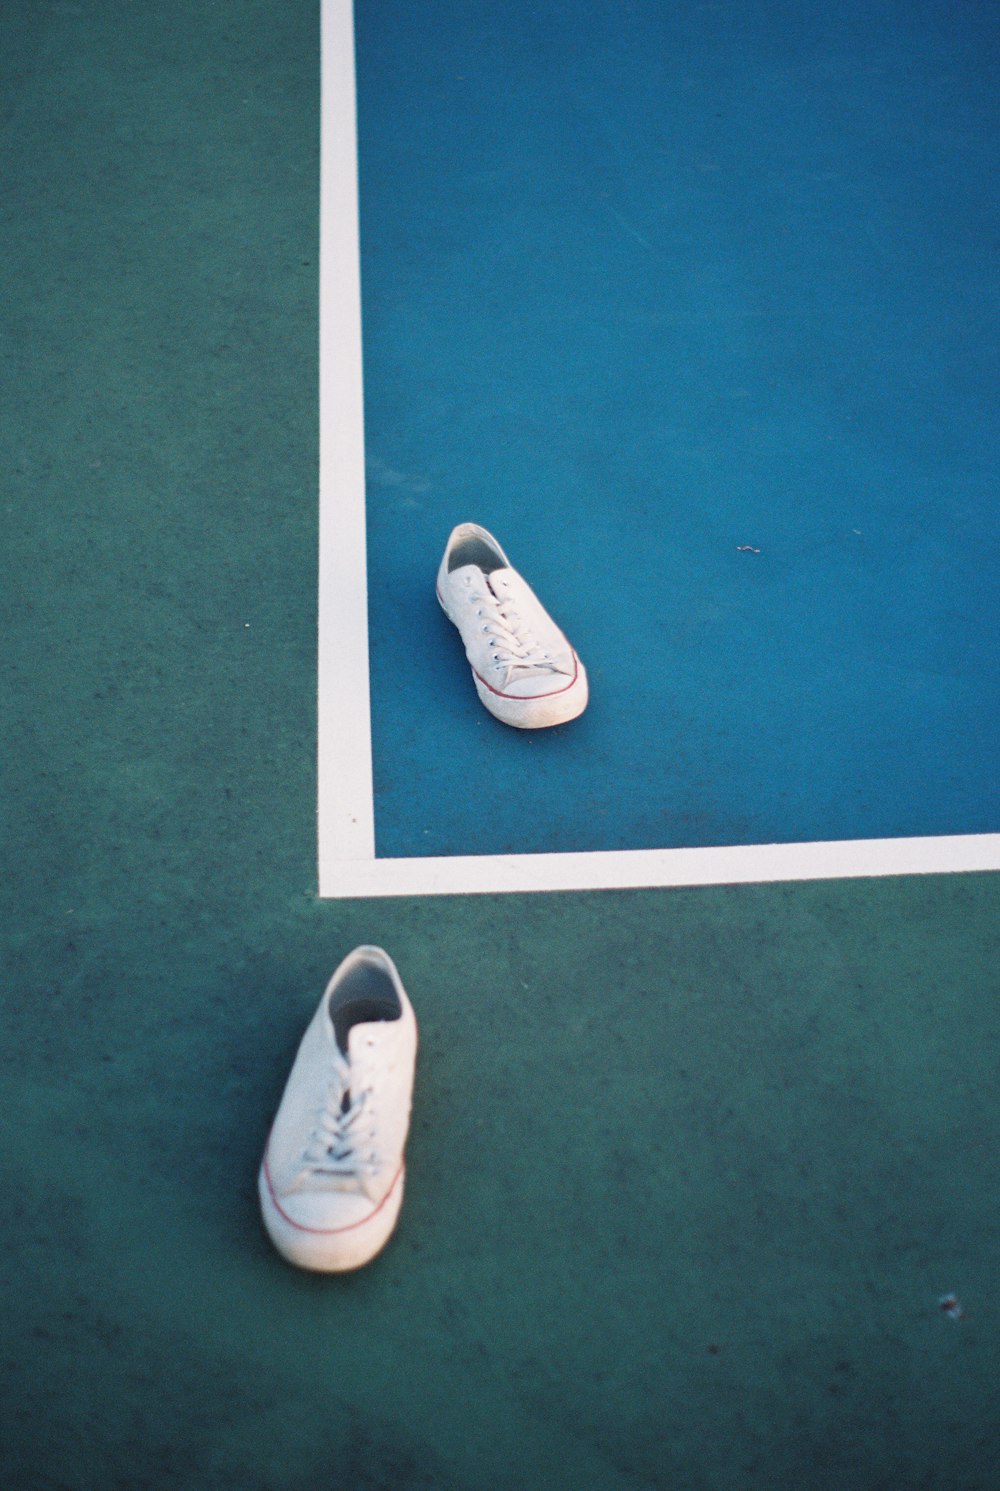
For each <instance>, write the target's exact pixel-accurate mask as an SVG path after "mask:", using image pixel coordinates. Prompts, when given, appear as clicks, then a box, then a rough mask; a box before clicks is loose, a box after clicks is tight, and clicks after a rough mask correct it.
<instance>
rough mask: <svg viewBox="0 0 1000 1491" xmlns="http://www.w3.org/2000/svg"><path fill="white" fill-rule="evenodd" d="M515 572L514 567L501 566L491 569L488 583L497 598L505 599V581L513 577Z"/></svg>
mask: <svg viewBox="0 0 1000 1491" xmlns="http://www.w3.org/2000/svg"><path fill="white" fill-rule="evenodd" d="M513 574H514V571H513V570H512V569H507V568H501V569H492V570H490V572H489V574H488V575H487V576H486V583H487V585H488V586H489V587H490V589H491V590H492V592H493V594H494V595H495V596H496V598H497V600H503V598H504V588H503V581H504V580H510V579H512V578H513Z"/></svg>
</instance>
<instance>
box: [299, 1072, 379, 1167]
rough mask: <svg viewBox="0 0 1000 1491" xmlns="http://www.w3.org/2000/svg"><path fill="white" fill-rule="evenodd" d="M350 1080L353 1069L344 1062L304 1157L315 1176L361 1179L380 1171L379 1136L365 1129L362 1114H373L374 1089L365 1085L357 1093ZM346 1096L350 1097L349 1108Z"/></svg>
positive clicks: (328, 1093)
mask: <svg viewBox="0 0 1000 1491" xmlns="http://www.w3.org/2000/svg"><path fill="white" fill-rule="evenodd" d="M350 1081H351V1076H350V1068H349V1067H348V1066H347V1064H346V1063H341V1064H340V1066H339V1067H338V1069H337V1076H336V1079H335V1080H334V1081H332V1082H331V1083H330V1087H329V1090H328V1092H327V1097H326V1102H325V1104H324V1106H323V1110H322V1112H321V1113H320V1115H319V1118H318V1120H317V1123H316V1128H315V1130H314V1132H313V1135H312V1138H311V1139H310V1141H309V1144H308V1145H307V1147H306V1150H305V1153H304V1155H303V1157H302V1158H303V1162H304V1165H305V1167H306V1169H307V1170H308V1171H309V1172H310V1173H311V1174H313V1175H331V1176H343V1177H348V1178H354V1179H357V1178H358V1177H359V1176H361V1175H374V1174H375V1172H376V1171H377V1170H378V1155H377V1152H376V1150H375V1147H374V1146H375V1135H374V1133H373V1132H372V1131H369V1132H368V1133H367V1134H366V1133H364V1132H362V1128H361V1120H362V1117H363V1116H365V1115H366V1113H367V1114H368V1115H369V1116H370V1112H371V1104H370V1102H369V1099H370V1098H371V1090H370V1089H369V1088H362V1089H361V1091H360V1092H359V1093H358V1094H357V1095H356V1096H355V1095H354V1093H353V1092H352V1090H351V1087H350ZM345 1097H346V1098H347V1099H348V1100H349V1101H348V1102H347V1106H346V1107H345V1106H344V1099H345ZM366 1143H367V1146H368V1147H367V1150H366V1151H365V1145H366Z"/></svg>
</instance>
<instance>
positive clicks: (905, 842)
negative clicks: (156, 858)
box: [320, 834, 1000, 898]
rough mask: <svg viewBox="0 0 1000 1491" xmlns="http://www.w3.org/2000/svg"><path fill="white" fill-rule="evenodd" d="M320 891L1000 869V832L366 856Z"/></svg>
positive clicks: (453, 890) (741, 881)
mask: <svg viewBox="0 0 1000 1491" xmlns="http://www.w3.org/2000/svg"><path fill="white" fill-rule="evenodd" d="M323 868H324V871H325V873H324V875H323V878H322V880H321V883H320V895H321V896H336V897H345V898H353V897H362V896H373V897H376V896H448V895H476V894H479V895H495V894H498V893H502V892H507V891H521V892H523V891H574V890H640V889H654V888H658V887H667V886H676V887H679V886H698V885H749V884H755V883H762V882H772V881H791V880H853V879H861V878H868V877H876V876H884V875H933V874H955V873H960V872H961V873H970V872H975V871H980V870H997V869H1000V834H959V835H955V836H948V837H944V836H942V837H935V838H923V839H845V840H841V841H835V842H830V843H814V844H751V845H734V846H729V847H720V848H711V849H624V850H615V851H600V852H595V853H583V854H581V853H575V854H510V855H470V856H465V855H454V856H447V857H441V858H433V859H369V860H364V861H358V860H356V861H354V862H346V861H342V862H340V863H336V864H335V863H333V862H332V861H329V862H327V864H326V865H325V866H324V867H323Z"/></svg>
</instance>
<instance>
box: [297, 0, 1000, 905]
mask: <svg viewBox="0 0 1000 1491" xmlns="http://www.w3.org/2000/svg"><path fill="white" fill-rule="evenodd" d="M321 20H322V139H321V166H320V174H321V181H320V270H319V281H320V482H319V485H320V537H319V551H320V552H319V680H318V682H319V698H318V716H319V771H318V777H319V790H318V830H319V894H320V896H321V897H328V896H335V897H359V896H373V897H376V896H422V895H460V894H474V893H479V894H496V893H498V892H505V891H572V890H622V889H633V888H653V887H657V886H684V885H686V886H694V885H736V884H747V883H751V882H762V881H789V880H840V879H847V878H855V877H862V876H878V875H921V874H943V873H954V872H958V871H976V870H998V869H1000V834H968V835H957V836H953V837H939V838H920V839H856V840H844V841H839V842H832V843H819V844H757V845H745V846H744V845H737V846H732V847H723V848H711V849H629V850H621V851H607V852H603V851H602V852H598V853H587V854H579V853H576V854H512V855H476V856H464V855H462V856H448V857H442V858H423V859H376V857H375V809H374V793H373V786H372V742H371V705H370V698H369V659H368V578H367V552H366V542H365V475H364V411H363V400H362V366H361V275H360V253H359V244H358V184H357V183H358V174H357V133H356V128H357V127H356V110H355V73H354V16H353V5H352V0H322V12H321Z"/></svg>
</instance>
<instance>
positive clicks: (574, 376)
mask: <svg viewBox="0 0 1000 1491" xmlns="http://www.w3.org/2000/svg"><path fill="white" fill-rule="evenodd" d="M356 19H357V76H358V111H359V161H360V202H361V266H362V285H363V316H364V374H365V439H366V459H367V481H368V494H367V513H368V576H369V624H370V629H371V687H372V728H373V752H374V788H375V824H376V842H377V852H378V854H379V856H415V855H453V854H473V855H480V854H496V853H519V854H521V853H532V852H540V851H548V850H554V851H567V850H607V849H611V850H616V849H642V848H671V847H677V846H681V847H683V846H706V845H748V844H764V843H790V842H795V841H812V840H843V839H871V838H895V837H910V836H919V835H952V834H981V833H988V832H993V831H996V830H997V829H1000V801H998V794H997V780H998V744H997V743H998V740H1000V730H998V725H1000V718H998V702H997V701H998V692H997V682H998V679H997V672H998V669H997V663H998V643H997V632H996V620H995V609H996V605H995V603H996V596H997V591H998V578H1000V507H998V504H997V500H996V467H995V452H996V442H997V433H998V420H997V404H996V390H997V386H998V355H997V348H998V338H997V315H996V312H997V298H998V296H997V290H998V280H997V276H996V246H997V241H998V222H997V202H996V193H995V184H996V181H997V179H998V175H1000V173H998V164H1000V163H998V159H997V156H998V150H997V143H998V134H997V127H996V97H997V94H996V75H995V61H994V60H993V59H994V49H993V48H992V46H991V45H988V43H989V41H990V38H991V36H992V32H993V28H994V26H995V14H994V12H993V11H992V9H991V8H990V7H986V6H963V7H961V8H958V9H956V8H955V7H952V6H945V5H942V4H937V3H923V4H916V5H913V4H907V5H903V4H897V3H892V4H886V3H880V4H874V5H871V4H867V3H865V4H860V3H843V4H838V5H835V6H832V7H815V8H807V7H803V6H801V5H798V4H787V3H778V0H772V3H761V4H755V5H752V6H735V7H733V6H727V5H721V4H693V5H690V6H675V5H661V4H634V3H632V4H630V3H622V0H618V3H610V0H595V3H592V4H588V5H587V6H586V7H584V8H583V9H582V10H581V7H579V6H578V5H571V4H563V3H556V0H547V3H546V4H543V5H539V4H537V3H505V4H502V5H501V4H491V3H486V4H481V5H471V4H466V3H456V0H430V3H428V4H425V5H421V6H419V7H414V6H412V5H409V4H404V3H402V0H378V3H374V0H360V3H359V4H358V6H357V12H356ZM465 519H472V520H475V521H478V522H480V523H483V524H484V525H485V526H487V527H488V528H490V529H491V530H492V531H493V532H495V533H496V534H497V536H498V537H499V538H500V541H501V542H502V543H503V545H504V546H505V548H506V549H507V551H508V553H509V554H510V556H511V559H512V562H513V563H514V565H515V566H516V567H517V568H519V569H520V570H521V571H522V573H524V574H525V575H526V577H527V578H528V580H529V581H530V582H531V583H532V584H533V586H534V588H535V589H536V590H537V591H538V593H539V594H540V595H541V597H542V599H543V600H544V601H545V603H546V604H547V605H548V607H549V609H550V610H551V611H552V612H553V614H554V615H555V616H556V618H557V620H558V621H559V622H560V623H561V625H562V626H563V627H564V628H565V630H566V631H567V632H568V633H569V635H570V637H571V640H572V641H573V642H574V644H575V646H576V647H577V649H578V651H579V653H580V655H581V657H582V658H583V660H584V662H585V663H586V665H587V667H588V670H589V673H590V677H591V704H590V708H589V710H588V712H587V713H586V714H585V715H584V716H583V717H582V719H580V720H579V721H577V722H575V723H573V724H571V725H569V726H566V727H563V728H560V729H557V730H554V731H547V732H538V733H521V732H516V731H513V730H510V729H508V728H506V727H504V726H502V725H500V724H497V723H496V722H495V721H494V720H492V719H491V718H490V717H489V716H488V715H487V714H486V713H485V711H484V710H483V709H482V707H481V706H480V705H479V703H478V701H477V699H476V696H475V694H474V691H473V689H472V686H471V681H470V677H469V672H468V668H467V666H466V664H465V661H464V657H463V654H462V649H461V644H460V642H459V640H458V637H457V634H456V633H454V631H453V629H452V628H451V627H450V626H449V624H448V623H447V621H446V620H445V619H444V617H443V616H442V615H441V614H440V612H439V610H438V607H437V605H436V603H435V600H434V588H433V581H434V574H435V570H436V567H437V564H438V561H439V559H440V555H441V552H442V549H443V546H444V542H445V539H446V537H447V535H448V532H449V531H450V529H451V527H452V526H453V525H454V524H455V523H457V522H459V521H462V520H465Z"/></svg>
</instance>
